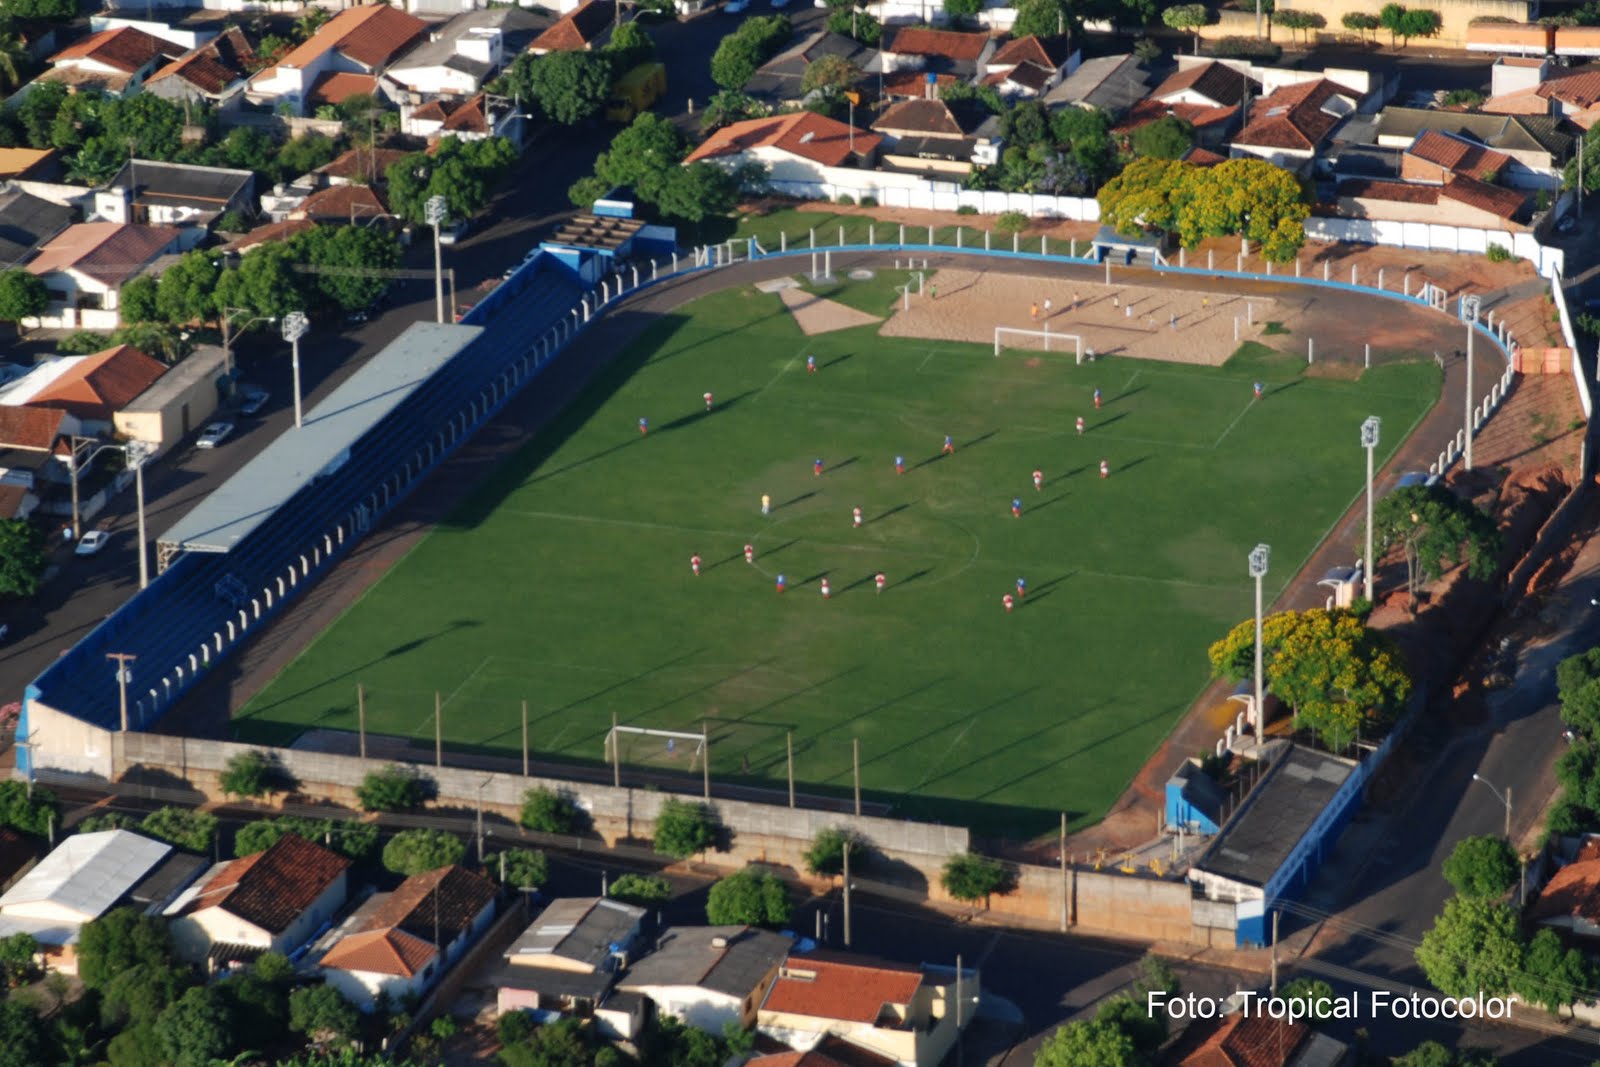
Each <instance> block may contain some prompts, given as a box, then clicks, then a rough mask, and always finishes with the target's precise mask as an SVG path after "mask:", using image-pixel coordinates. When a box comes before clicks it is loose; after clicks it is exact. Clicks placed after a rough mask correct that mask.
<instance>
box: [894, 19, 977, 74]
mask: <svg viewBox="0 0 1600 1067" xmlns="http://www.w3.org/2000/svg"><path fill="white" fill-rule="evenodd" d="M885 42H886V43H884V44H882V45H880V46H879V47H880V48H881V49H882V52H883V69H884V71H885V72H886V73H887V72H893V71H906V70H917V71H926V72H929V73H933V74H954V75H956V76H957V77H959V78H961V79H962V80H966V79H969V78H973V77H976V76H977V75H978V74H980V73H982V72H983V70H984V67H985V64H987V63H988V61H989V57H990V56H992V55H994V52H995V46H996V45H995V39H994V38H993V37H990V36H989V35H988V34H987V33H966V32H963V31H960V30H935V29H932V28H930V27H927V26H902V27H900V28H899V29H897V30H895V31H894V33H893V35H892V36H888V35H886V36H885Z"/></svg>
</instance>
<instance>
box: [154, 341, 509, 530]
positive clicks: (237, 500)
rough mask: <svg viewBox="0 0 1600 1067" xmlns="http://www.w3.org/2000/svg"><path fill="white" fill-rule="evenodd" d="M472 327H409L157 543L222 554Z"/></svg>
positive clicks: (423, 377)
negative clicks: (298, 425)
mask: <svg viewBox="0 0 1600 1067" xmlns="http://www.w3.org/2000/svg"><path fill="white" fill-rule="evenodd" d="M481 332H483V331H482V328H481V327H478V326H455V325H447V324H439V323H432V322H416V323H412V324H411V325H410V326H408V327H407V328H406V331H405V332H404V333H402V334H401V335H400V336H399V337H397V338H395V340H394V341H393V342H392V343H391V344H390V345H389V346H388V347H387V348H385V349H384V350H383V351H382V352H380V353H378V354H377V355H376V356H374V357H373V358H372V360H371V362H369V363H367V365H366V366H364V367H362V368H361V369H360V370H358V371H356V372H355V373H354V374H352V375H351V376H350V377H349V378H348V379H346V380H345V382H344V384H342V385H340V386H339V388H337V389H335V390H334V391H333V392H332V393H331V394H329V395H328V397H327V399H325V400H323V401H322V403H320V404H318V405H317V406H316V407H314V408H312V409H311V410H310V411H309V412H307V413H306V417H305V425H304V426H303V427H301V428H300V429H298V430H293V429H291V430H288V431H286V432H284V434H283V435H282V436H280V437H279V438H278V439H277V440H275V441H273V442H272V443H271V444H269V445H268V446H267V447H266V448H264V449H262V450H261V451H260V452H258V453H256V455H255V457H254V458H253V459H251V460H250V462H248V463H246V464H245V465H244V466H243V467H241V468H239V470H238V472H237V473H235V474H234V476H233V477H232V478H229V479H228V480H227V481H226V482H224V483H223V484H222V485H221V486H219V487H218V488H217V490H216V491H215V492H213V493H212V494H211V495H210V496H208V497H206V498H205V499H204V500H202V501H201V502H200V505H199V506H198V507H196V508H195V509H194V510H193V511H191V512H189V514H187V515H185V516H184V517H183V518H181V519H179V520H178V523H177V525H175V526H173V527H172V528H171V529H170V530H168V531H167V532H166V533H165V534H163V535H162V536H161V538H160V541H161V542H162V543H164V544H168V545H172V546H174V547H177V548H182V549H187V550H189V551H191V552H227V551H228V550H230V549H231V548H233V547H234V546H235V545H237V544H238V543H239V542H240V541H242V540H244V539H245V538H246V537H248V536H249V535H250V533H251V532H252V531H254V530H255V528H256V527H258V526H260V525H261V524H262V523H263V522H265V521H266V520H267V519H268V518H270V517H271V516H272V514H273V512H275V511H277V510H278V508H280V507H282V506H283V504H284V503H285V502H287V501H288V499H289V498H290V497H292V496H293V495H294V494H295V493H297V492H299V491H300V489H301V488H303V487H304V486H305V485H307V484H308V483H310V482H311V481H312V479H314V478H316V477H317V475H318V474H320V473H322V472H323V471H325V470H329V469H331V468H334V467H337V466H338V465H339V464H340V463H341V462H342V461H343V459H344V458H345V457H346V455H347V452H348V450H349V448H350V446H351V445H353V444H355V443H356V441H358V440H360V439H361V436H362V435H363V434H365V433H366V432H367V431H368V430H370V429H372V427H373V426H375V425H377V423H378V422H379V420H381V419H382V418H383V417H384V416H385V415H387V414H389V412H391V411H393V410H394V409H395V408H396V407H398V406H399V405H400V404H401V403H403V402H404V401H405V400H406V398H408V397H409V396H411V394H412V393H413V392H415V391H416V389H417V388H418V387H419V386H421V385H422V384H423V383H424V382H426V381H427V380H428V378H429V377H430V376H431V375H432V374H433V373H434V372H435V371H437V370H438V369H439V368H440V367H441V366H443V365H444V364H445V362H446V361H448V360H449V359H450V358H451V357H452V356H454V355H455V354H456V353H457V352H460V351H461V350H462V349H463V348H465V347H466V346H467V345H468V344H470V343H471V342H472V341H473V339H474V338H476V337H477V336H478V334H480V333H481Z"/></svg>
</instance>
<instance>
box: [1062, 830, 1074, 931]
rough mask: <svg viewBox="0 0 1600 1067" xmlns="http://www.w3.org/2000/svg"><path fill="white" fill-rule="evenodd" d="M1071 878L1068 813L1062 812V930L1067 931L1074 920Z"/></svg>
mask: <svg viewBox="0 0 1600 1067" xmlns="http://www.w3.org/2000/svg"><path fill="white" fill-rule="evenodd" d="M1068 883H1069V879H1068V877H1067V813H1066V812H1062V813H1061V932H1062V933H1066V932H1067V924H1068V923H1069V922H1071V921H1072V917H1071V915H1069V914H1068V912H1069V910H1070V907H1071V902H1070V900H1069V899H1068V895H1067V894H1068V889H1067V886H1068Z"/></svg>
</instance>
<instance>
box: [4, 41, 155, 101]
mask: <svg viewBox="0 0 1600 1067" xmlns="http://www.w3.org/2000/svg"><path fill="white" fill-rule="evenodd" d="M182 53H183V49H182V48H181V47H180V46H178V45H175V44H173V43H172V42H171V41H164V40H162V39H161V38H159V37H154V36H152V35H150V34H148V33H145V32H144V31H143V30H141V29H138V28H137V27H134V26H119V27H116V28H115V29H108V30H101V31H100V32H99V33H91V34H90V35H89V36H87V37H85V38H83V39H82V40H80V41H77V42H74V43H73V44H71V45H68V46H67V47H66V48H63V49H62V50H61V51H59V52H57V53H56V54H55V55H53V56H51V57H50V64H51V67H50V70H48V71H46V72H45V73H44V74H41V75H40V76H39V77H38V78H36V79H34V80H35V81H57V82H63V83H65V84H66V85H68V86H70V87H72V88H75V89H98V90H99V91H101V92H103V93H107V94H109V95H111V96H125V95H128V94H130V93H134V92H137V91H138V90H139V87H140V86H141V85H142V84H143V83H144V80H145V78H146V77H147V76H148V75H150V74H151V73H152V72H154V71H155V69H156V67H157V66H158V65H160V64H164V63H166V62H167V60H169V59H171V58H174V57H176V56H178V55H181V54H182Z"/></svg>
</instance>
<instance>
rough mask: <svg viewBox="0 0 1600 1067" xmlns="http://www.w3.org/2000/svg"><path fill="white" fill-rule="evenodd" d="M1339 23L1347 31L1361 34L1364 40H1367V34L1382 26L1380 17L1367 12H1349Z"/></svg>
mask: <svg viewBox="0 0 1600 1067" xmlns="http://www.w3.org/2000/svg"><path fill="white" fill-rule="evenodd" d="M1339 22H1340V23H1341V24H1342V25H1343V26H1344V28H1345V29H1347V30H1349V31H1351V32H1352V33H1355V34H1359V35H1360V37H1361V38H1362V40H1365V39H1366V36H1367V34H1369V33H1373V32H1375V31H1376V30H1377V29H1378V27H1379V25H1380V23H1379V22H1378V16H1376V15H1369V14H1367V13H1366V12H1365V11H1347V12H1345V14H1344V17H1343V18H1341V19H1340V20H1339Z"/></svg>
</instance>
